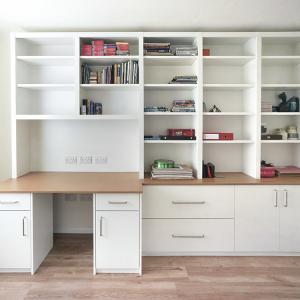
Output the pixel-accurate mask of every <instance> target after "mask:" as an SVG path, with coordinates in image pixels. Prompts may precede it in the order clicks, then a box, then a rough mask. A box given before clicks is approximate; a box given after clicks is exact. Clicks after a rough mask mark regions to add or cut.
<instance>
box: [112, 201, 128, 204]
mask: <svg viewBox="0 0 300 300" xmlns="http://www.w3.org/2000/svg"><path fill="white" fill-rule="evenodd" d="M108 203H109V204H127V203H128V201H119V202H118V201H108Z"/></svg>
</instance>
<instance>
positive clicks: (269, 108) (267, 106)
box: [261, 100, 272, 112]
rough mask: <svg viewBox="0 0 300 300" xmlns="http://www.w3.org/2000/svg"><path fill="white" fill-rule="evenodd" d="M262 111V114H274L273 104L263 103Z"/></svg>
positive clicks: (269, 102) (264, 101) (263, 101)
mask: <svg viewBox="0 0 300 300" xmlns="http://www.w3.org/2000/svg"><path fill="white" fill-rule="evenodd" d="M261 111H262V112H272V102H271V101H267V100H262V101H261Z"/></svg>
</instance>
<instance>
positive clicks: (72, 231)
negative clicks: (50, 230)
mask: <svg viewBox="0 0 300 300" xmlns="http://www.w3.org/2000/svg"><path fill="white" fill-rule="evenodd" d="M54 233H59V234H61V233H70V234H76V233H79V234H93V228H61V229H59V230H57V229H56V230H55V231H54Z"/></svg>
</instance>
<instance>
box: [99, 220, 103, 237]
mask: <svg viewBox="0 0 300 300" xmlns="http://www.w3.org/2000/svg"><path fill="white" fill-rule="evenodd" d="M102 222H103V217H100V230H99V235H100V236H103V233H102Z"/></svg>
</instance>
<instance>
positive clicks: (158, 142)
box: [144, 140, 197, 144]
mask: <svg viewBox="0 0 300 300" xmlns="http://www.w3.org/2000/svg"><path fill="white" fill-rule="evenodd" d="M144 143H145V144H196V143H197V141H196V140H167V141H166V140H144Z"/></svg>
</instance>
